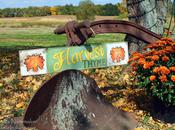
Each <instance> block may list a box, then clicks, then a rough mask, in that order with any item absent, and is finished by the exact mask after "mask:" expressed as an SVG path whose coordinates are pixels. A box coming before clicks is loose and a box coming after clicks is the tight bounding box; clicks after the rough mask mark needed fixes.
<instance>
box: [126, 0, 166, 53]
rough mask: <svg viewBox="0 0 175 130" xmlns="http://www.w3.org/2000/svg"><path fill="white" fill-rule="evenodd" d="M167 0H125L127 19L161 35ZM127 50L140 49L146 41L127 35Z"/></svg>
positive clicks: (131, 51)
mask: <svg viewBox="0 0 175 130" xmlns="http://www.w3.org/2000/svg"><path fill="white" fill-rule="evenodd" d="M168 1H169V0H127V9H128V14H129V16H128V18H129V21H132V22H135V23H138V24H140V25H142V26H144V27H145V28H147V29H149V30H151V31H153V32H155V33H157V34H160V35H162V34H163V31H164V25H165V23H166V15H167V11H168V9H167V6H168ZM126 39H127V40H128V42H129V51H130V53H133V52H135V51H142V49H143V47H145V46H146V43H143V42H140V41H138V40H137V39H135V38H133V37H131V36H127V37H126Z"/></svg>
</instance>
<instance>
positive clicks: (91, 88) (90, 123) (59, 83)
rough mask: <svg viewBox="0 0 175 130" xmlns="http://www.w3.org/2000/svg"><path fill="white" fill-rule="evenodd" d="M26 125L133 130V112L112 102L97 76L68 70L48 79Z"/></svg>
mask: <svg viewBox="0 0 175 130" xmlns="http://www.w3.org/2000/svg"><path fill="white" fill-rule="evenodd" d="M23 123H24V125H25V126H26V127H36V128H37V129H39V130H131V129H132V128H134V127H135V125H136V122H135V120H134V119H132V117H131V115H130V114H128V113H126V112H123V111H121V110H118V109H117V108H114V107H113V106H112V105H111V104H110V103H108V102H107V101H106V100H105V98H104V97H103V95H102V94H101V91H100V89H99V88H98V87H97V84H96V82H95V80H94V79H92V78H90V77H89V76H87V75H85V74H83V73H82V72H81V71H78V70H66V71H63V72H61V73H59V74H57V75H55V76H54V77H52V78H51V79H50V80H49V81H48V82H46V83H45V84H44V85H43V86H42V87H41V88H40V89H39V90H38V91H37V92H36V94H35V95H34V97H33V98H32V100H31V102H30V104H29V106H28V108H27V111H26V113H25V116H24V121H23Z"/></svg>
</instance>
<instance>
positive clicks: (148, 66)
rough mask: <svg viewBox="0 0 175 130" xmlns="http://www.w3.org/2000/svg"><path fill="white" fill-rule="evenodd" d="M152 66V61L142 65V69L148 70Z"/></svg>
mask: <svg viewBox="0 0 175 130" xmlns="http://www.w3.org/2000/svg"><path fill="white" fill-rule="evenodd" d="M152 66H154V62H153V61H151V62H145V63H144V65H143V68H144V69H150V68H151V67H152Z"/></svg>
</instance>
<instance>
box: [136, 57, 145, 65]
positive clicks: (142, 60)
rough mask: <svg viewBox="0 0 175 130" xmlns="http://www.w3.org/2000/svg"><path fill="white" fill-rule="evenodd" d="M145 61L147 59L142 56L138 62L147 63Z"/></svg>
mask: <svg viewBox="0 0 175 130" xmlns="http://www.w3.org/2000/svg"><path fill="white" fill-rule="evenodd" d="M145 62H146V61H145V59H144V58H140V59H139V61H138V64H139V65H143V64H145Z"/></svg>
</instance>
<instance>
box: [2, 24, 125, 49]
mask: <svg viewBox="0 0 175 130" xmlns="http://www.w3.org/2000/svg"><path fill="white" fill-rule="evenodd" d="M54 29H55V28H53V27H39V28H36V27H30V28H0V30H1V31H0V47H1V48H2V47H5V48H7V47H8V48H10V47H23V46H33V47H35V46H37V47H38V46H39V47H40V46H41V47H51V46H64V45H65V44H66V42H67V39H66V36H65V35H55V34H54V33H53V30H54ZM123 38H124V35H122V34H117V35H116V34H110V35H109V34H103V35H97V36H96V37H95V38H90V39H89V40H88V41H87V43H104V42H116V41H122V40H123Z"/></svg>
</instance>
